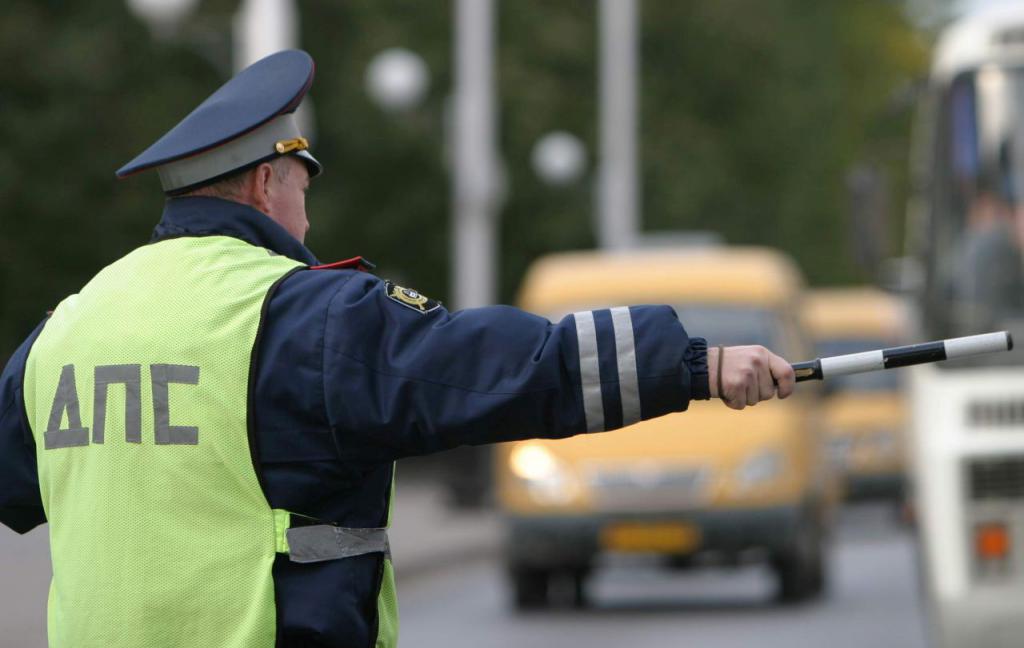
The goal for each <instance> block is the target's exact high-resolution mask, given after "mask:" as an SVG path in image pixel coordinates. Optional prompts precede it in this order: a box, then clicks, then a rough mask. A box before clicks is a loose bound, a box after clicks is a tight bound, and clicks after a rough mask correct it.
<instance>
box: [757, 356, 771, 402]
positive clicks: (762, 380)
mask: <svg viewBox="0 0 1024 648" xmlns="http://www.w3.org/2000/svg"><path fill="white" fill-rule="evenodd" d="M771 355H772V353H771V351H769V350H768V349H764V350H763V353H762V354H761V355H760V356H758V357H757V359H758V362H757V364H756V365H755V366H756V367H757V389H758V397H759V399H760V400H763V401H766V400H771V399H772V398H773V397H774V396H775V383H773V382H772V372H771Z"/></svg>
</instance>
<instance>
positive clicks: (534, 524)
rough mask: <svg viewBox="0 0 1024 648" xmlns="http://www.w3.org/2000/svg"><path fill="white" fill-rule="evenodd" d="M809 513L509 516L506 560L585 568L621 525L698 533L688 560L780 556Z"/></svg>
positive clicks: (794, 509)
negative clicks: (677, 527)
mask: <svg viewBox="0 0 1024 648" xmlns="http://www.w3.org/2000/svg"><path fill="white" fill-rule="evenodd" d="M804 513H805V509H804V508H803V507H800V506H796V505H793V506H779V507H772V508H761V509H743V510H714V511H711V510H700V511H689V512H678V511H677V512H666V513H660V514H656V513H647V512H645V513H642V514H612V513H601V514H591V515H575V516H573V515H560V516H507V517H506V518H505V523H506V527H507V533H506V536H505V537H506V544H505V555H506V559H507V561H508V563H509V564H510V565H512V566H515V567H537V568H540V567H573V566H579V567H583V566H586V565H589V564H591V563H592V562H593V560H594V558H595V557H596V556H597V555H598V554H601V553H604V552H605V551H606V548H605V547H603V546H602V544H601V535H602V531H603V530H604V529H606V528H608V527H609V526H610V525H613V524H621V523H634V524H635V523H640V524H643V523H651V524H662V523H681V524H686V525H691V526H693V527H696V528H697V529H699V533H700V542H699V543H698V544H697V545H696V546H695V547H694V549H693V551H690V552H688V553H687V554H683V555H684V556H685V555H695V554H699V553H706V552H715V553H718V554H722V555H723V556H725V557H727V558H735V557H736V556H738V555H739V554H741V553H743V552H746V551H749V550H751V549H763V550H767V551H768V552H770V553H781V552H783V551H785V550H786V549H787V548H788V547H791V546H792V545H793V543H794V542H795V539H796V536H797V533H798V529H799V528H800V525H801V523H802V522H803V518H804V517H805V515H804ZM677 555H678V554H677Z"/></svg>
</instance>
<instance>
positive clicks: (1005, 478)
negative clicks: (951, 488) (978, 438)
mask: <svg viewBox="0 0 1024 648" xmlns="http://www.w3.org/2000/svg"><path fill="white" fill-rule="evenodd" d="M969 473H970V475H969V478H970V488H971V490H970V493H971V499H973V500H988V499H1019V498H1024V457H1009V458H1006V457H1004V458H1000V459H977V460H974V461H972V462H971V463H970V465H969Z"/></svg>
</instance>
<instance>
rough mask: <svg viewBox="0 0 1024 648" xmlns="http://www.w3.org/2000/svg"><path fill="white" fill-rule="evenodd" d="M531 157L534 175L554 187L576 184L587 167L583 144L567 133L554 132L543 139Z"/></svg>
mask: <svg viewBox="0 0 1024 648" xmlns="http://www.w3.org/2000/svg"><path fill="white" fill-rule="evenodd" d="M530 157H531V161H532V163H533V170H534V173H536V174H537V176H538V177H540V179H541V180H543V181H544V182H546V183H547V184H549V185H554V186H564V185H568V184H571V183H573V182H576V181H577V180H579V178H580V176H582V175H583V172H584V171H585V170H586V166H587V161H586V157H587V153H586V148H585V147H584V145H583V142H581V141H580V139H579V138H578V137H576V136H575V135H573V134H572V133H567V132H565V131H552V132H550V133H547V134H546V135H544V136H543V137H541V138H540V139H539V140H537V143H536V144H534V145H533V152H532V154H531V156H530Z"/></svg>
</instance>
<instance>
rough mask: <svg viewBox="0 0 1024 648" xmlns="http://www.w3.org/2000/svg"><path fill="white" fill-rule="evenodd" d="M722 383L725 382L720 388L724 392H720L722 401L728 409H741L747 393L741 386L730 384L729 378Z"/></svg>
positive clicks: (744, 404)
mask: <svg viewBox="0 0 1024 648" xmlns="http://www.w3.org/2000/svg"><path fill="white" fill-rule="evenodd" d="M724 383H725V384H724V385H723V387H722V389H723V391H724V392H725V393H724V394H722V402H724V403H725V404H726V405H727V406H728V407H729V409H734V410H741V409H743V408H744V407H746V406H747V403H746V398H747V394H746V392H745V391H744V390H743V386H742V385H734V384H731V383H730V381H729V380H725V381H724Z"/></svg>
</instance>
